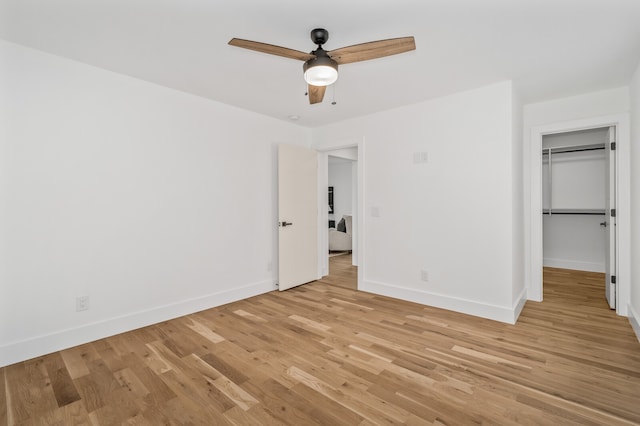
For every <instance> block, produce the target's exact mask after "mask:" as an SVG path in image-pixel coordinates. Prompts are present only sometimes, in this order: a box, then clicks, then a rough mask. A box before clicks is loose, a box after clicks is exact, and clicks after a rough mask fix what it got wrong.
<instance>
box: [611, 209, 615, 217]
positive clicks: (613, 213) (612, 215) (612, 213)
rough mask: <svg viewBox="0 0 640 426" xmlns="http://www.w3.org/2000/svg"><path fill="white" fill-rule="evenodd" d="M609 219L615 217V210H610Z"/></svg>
mask: <svg viewBox="0 0 640 426" xmlns="http://www.w3.org/2000/svg"><path fill="white" fill-rule="evenodd" d="M611 217H616V209H611Z"/></svg>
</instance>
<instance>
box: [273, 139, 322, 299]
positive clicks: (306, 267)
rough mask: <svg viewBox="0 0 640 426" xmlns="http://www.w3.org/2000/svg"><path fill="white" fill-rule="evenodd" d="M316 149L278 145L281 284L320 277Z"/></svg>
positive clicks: (280, 285)
mask: <svg viewBox="0 0 640 426" xmlns="http://www.w3.org/2000/svg"><path fill="white" fill-rule="evenodd" d="M317 182H318V158H317V153H316V151H313V150H311V149H308V148H304V147H299V146H294V145H279V146H278V229H279V231H278V271H279V273H278V275H279V276H278V288H279V289H280V291H282V290H287V289H289V288H291V287H295V286H297V285H300V284H304V283H308V282H310V281H313V280H316V279H318V183H317Z"/></svg>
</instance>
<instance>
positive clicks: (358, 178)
mask: <svg viewBox="0 0 640 426" xmlns="http://www.w3.org/2000/svg"><path fill="white" fill-rule="evenodd" d="M314 149H316V150H317V151H318V153H319V156H318V161H319V166H318V184H319V187H318V194H319V203H320V205H321V206H324V205H327V203H328V196H329V193H328V189H329V186H330V185H329V160H330V157H342V158H343V159H349V161H350V162H351V176H352V178H351V197H350V199H351V208H350V209H349V206H348V203H347V204H346V205H345V204H344V201H343V205H342V207H343V208H341V207H340V206H339V205H338V204H336V203H339V202H340V200H339V197H340V193H339V192H338V191H341V190H340V189H339V188H337V187H336V186H334V188H333V189H334V194H333V196H334V209H333V215H331V216H330V215H329V208H328V206H327V207H321V209H320V215H319V221H318V242H319V245H318V267H319V275H320V276H322V277H327V276H328V275H329V272H330V268H331V266H330V262H329V225H330V224H333V225H334V226H337V225H338V223H339V221H340V219H341V218H342V216H344V213H340V212H341V211H342V212H345V213H348V212H349V210H350V211H351V225H352V235H351V241H352V246H351V255H350V256H349V257H350V259H351V260H350V266H352V267H354V268H353V271H354V274H356V275H357V288H360V285H361V283H362V279H363V277H362V275H363V274H362V272H363V268H364V249H363V238H364V232H363V228H364V222H363V204H364V195H363V194H364V149H365V142H364V140H363V139H349V140H346V141H342V142H333V143H327V144H323V145H322V146H315V147H314ZM342 195H344V194H342ZM337 215H340V216H341V217H340V218H336V216H337ZM331 220H333V221H334V222H333V223H331V222H330V221H331ZM341 260H344V259H341Z"/></svg>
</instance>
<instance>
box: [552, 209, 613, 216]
mask: <svg viewBox="0 0 640 426" xmlns="http://www.w3.org/2000/svg"><path fill="white" fill-rule="evenodd" d="M542 214H574V215H592V216H604V215H606V211H605V210H604V209H551V212H549V209H543V210H542Z"/></svg>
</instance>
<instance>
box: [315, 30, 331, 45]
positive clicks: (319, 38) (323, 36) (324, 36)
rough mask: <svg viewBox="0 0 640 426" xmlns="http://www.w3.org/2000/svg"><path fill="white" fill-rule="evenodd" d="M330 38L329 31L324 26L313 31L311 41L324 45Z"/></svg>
mask: <svg viewBox="0 0 640 426" xmlns="http://www.w3.org/2000/svg"><path fill="white" fill-rule="evenodd" d="M327 40H329V31H327V30H325V29H324V28H316V29H315V30H312V31H311V41H312V42H313V44H317V45H318V46H322V45H323V44H325V43H326V42H327Z"/></svg>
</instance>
